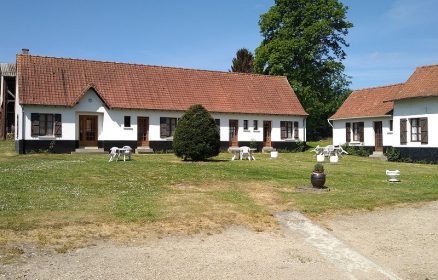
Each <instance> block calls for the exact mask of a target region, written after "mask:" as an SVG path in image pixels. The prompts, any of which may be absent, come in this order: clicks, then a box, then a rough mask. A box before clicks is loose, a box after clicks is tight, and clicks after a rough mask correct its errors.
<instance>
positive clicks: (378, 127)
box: [374, 122, 383, 152]
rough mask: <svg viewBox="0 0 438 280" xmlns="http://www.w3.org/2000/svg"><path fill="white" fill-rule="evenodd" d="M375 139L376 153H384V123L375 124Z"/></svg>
mask: <svg viewBox="0 0 438 280" xmlns="http://www.w3.org/2000/svg"><path fill="white" fill-rule="evenodd" d="M374 137H375V140H374V141H375V142H374V143H375V147H374V150H375V151H376V152H383V138H382V122H374Z"/></svg>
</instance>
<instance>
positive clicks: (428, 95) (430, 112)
mask: <svg viewBox="0 0 438 280" xmlns="http://www.w3.org/2000/svg"><path fill="white" fill-rule="evenodd" d="M392 100H393V101H394V113H393V119H394V139H393V146H394V147H397V148H398V149H399V150H400V153H401V156H402V157H406V158H407V157H409V158H411V159H413V160H425V161H428V162H438V130H437V129H436V128H437V127H438V65H430V66H422V67H418V68H417V69H416V70H415V72H414V73H413V74H412V75H411V76H410V77H409V79H408V80H407V81H406V83H405V84H404V85H403V87H402V89H401V90H400V92H399V93H398V94H397V95H395V96H394V97H393V98H392ZM434 128H435V129H434Z"/></svg>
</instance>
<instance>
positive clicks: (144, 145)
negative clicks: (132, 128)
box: [137, 116, 149, 147]
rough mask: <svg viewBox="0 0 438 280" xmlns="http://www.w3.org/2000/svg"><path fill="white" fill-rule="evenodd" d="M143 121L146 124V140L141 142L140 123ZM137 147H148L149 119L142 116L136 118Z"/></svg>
mask: <svg viewBox="0 0 438 280" xmlns="http://www.w3.org/2000/svg"><path fill="white" fill-rule="evenodd" d="M140 120H143V121H145V122H146V123H147V125H145V128H146V131H145V132H146V137H145V138H146V139H144V140H143V136H142V135H140V134H141V132H142V130H141V129H140V128H141V125H140V124H141V121H140ZM137 146H138V147H149V117H143V116H138V117H137Z"/></svg>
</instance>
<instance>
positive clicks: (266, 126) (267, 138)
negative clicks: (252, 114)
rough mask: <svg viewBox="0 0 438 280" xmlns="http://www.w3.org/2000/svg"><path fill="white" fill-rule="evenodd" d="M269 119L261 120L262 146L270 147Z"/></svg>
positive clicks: (270, 126) (270, 128)
mask: <svg viewBox="0 0 438 280" xmlns="http://www.w3.org/2000/svg"><path fill="white" fill-rule="evenodd" d="M271 130H272V125H271V121H263V147H271V145H272V143H271Z"/></svg>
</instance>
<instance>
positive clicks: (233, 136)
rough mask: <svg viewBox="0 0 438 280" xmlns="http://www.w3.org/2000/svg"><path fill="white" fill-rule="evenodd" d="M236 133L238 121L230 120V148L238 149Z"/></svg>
mask: <svg viewBox="0 0 438 280" xmlns="http://www.w3.org/2000/svg"><path fill="white" fill-rule="evenodd" d="M238 132H239V121H238V120H230V146H231V147H238V146H239V141H238Z"/></svg>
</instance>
